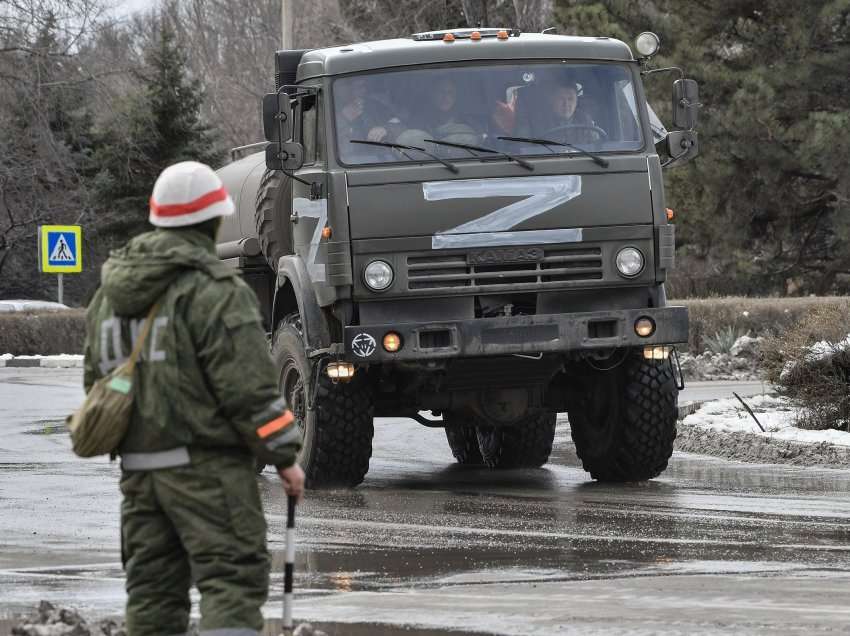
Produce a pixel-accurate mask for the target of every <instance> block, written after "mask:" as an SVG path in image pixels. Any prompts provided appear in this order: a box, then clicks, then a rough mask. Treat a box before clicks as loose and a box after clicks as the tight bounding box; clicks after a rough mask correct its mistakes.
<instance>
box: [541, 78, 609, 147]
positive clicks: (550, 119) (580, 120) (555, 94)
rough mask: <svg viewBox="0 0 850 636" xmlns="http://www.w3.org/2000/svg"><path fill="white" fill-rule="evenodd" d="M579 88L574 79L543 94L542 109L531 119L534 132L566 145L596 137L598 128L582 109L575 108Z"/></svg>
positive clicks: (595, 139)
mask: <svg viewBox="0 0 850 636" xmlns="http://www.w3.org/2000/svg"><path fill="white" fill-rule="evenodd" d="M578 99H579V91H578V87H577V86H576V84H575V82H573V81H567V82H562V83H560V84H557V85H555V86H554V87H553V88H552V89H551V90H550V91H548V94H547V95H546V98H545V101H546V108H545V109H544V112H543V113H541V117H540V118H539V120H537V121H535V122H534V127H535V129H536V131H535V135H531V136H536V137H539V138H543V139H552V140H555V141H562V142H566V143H570V144H587V143H594V142H597V141H599V140H600V138H601V137H602V135H601V134H600V132H601V129H600V128H599V127H598V126H597V125H596V123H595V122H594V121H593V119H592V118H591V117H590V115H588V114H587V113H586V112H584V111H583V110H581V109H579V108H578Z"/></svg>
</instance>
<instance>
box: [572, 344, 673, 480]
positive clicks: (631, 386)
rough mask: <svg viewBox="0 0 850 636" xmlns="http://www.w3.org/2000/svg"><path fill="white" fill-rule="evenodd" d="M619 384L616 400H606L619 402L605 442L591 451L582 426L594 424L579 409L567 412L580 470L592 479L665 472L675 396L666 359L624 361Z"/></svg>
mask: <svg viewBox="0 0 850 636" xmlns="http://www.w3.org/2000/svg"><path fill="white" fill-rule="evenodd" d="M617 384H618V385H619V391H618V392H617V395H618V396H619V397H617V395H609V397H608V399H609V400H611V401H615V400H616V402H617V404H616V407H615V408H614V409H613V410H612V412H609V414H608V415H609V417H608V419H609V420H611V421H609V422H608V425H609V426H610V427H611V429H610V433H609V435H608V436H607V440H606V442H605V443H604V444H601V445H597V447H596V448H593V447H592V441H590V438H588V437H587V436H586V435H585V434H583V431H582V427H583V426H592V425H594V422H591V421H590V420H589V419H588V414H587V413H586V412H583V411H582V410H581V409H580V408H579V407H576V408H571V409H570V411H569V415H570V420H571V430H572V436H573V441H574V442H575V445H576V452H577V454H578V456H579V458H580V459H581V461H582V465H583V466H584V469H585V470H586V471H587V472H589V473H590V475H591V476H592V477H593V478H594V479H596V480H599V481H612V482H624V481H644V480H647V479H652V478H653V477H657V476H658V475H660V474H661V473H662V472H663V471H664V470H665V469H666V468H667V462H668V461H669V459H670V456H671V455H672V454H673V442H674V440H675V439H676V420H677V415H678V411H677V401H678V393H679V392H678V388H677V385H676V380H675V378H674V377H673V372H672V370H671V368H670V365H669V364H668V363H667V362H666V361H665V362H654V361H649V360H644V358H643V356H640V357H638V356H637V355H632V356H630V357H629V359H628V360H627V361H626V362H625V363H624V365H623V369H622V374H621V379H620V381H619V382H618V383H617ZM612 388H613V387H612ZM573 421H574V422H575V423H574V424H573V423H572V422H573ZM596 424H598V422H597V423H596Z"/></svg>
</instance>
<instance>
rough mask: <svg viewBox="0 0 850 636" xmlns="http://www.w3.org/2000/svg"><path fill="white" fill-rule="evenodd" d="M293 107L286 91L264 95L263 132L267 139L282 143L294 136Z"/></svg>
mask: <svg viewBox="0 0 850 636" xmlns="http://www.w3.org/2000/svg"><path fill="white" fill-rule="evenodd" d="M291 121H292V109H291V108H290V105H289V95H287V94H286V93H268V94H266V95H263V134H264V135H265V138H266V140H267V141H270V142H272V143H281V142H284V141H288V140H289V139H291V138H292V125H291Z"/></svg>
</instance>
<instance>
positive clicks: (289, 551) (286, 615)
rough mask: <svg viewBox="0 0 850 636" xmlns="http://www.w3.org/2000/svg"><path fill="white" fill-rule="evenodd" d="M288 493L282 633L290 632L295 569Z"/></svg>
mask: <svg viewBox="0 0 850 636" xmlns="http://www.w3.org/2000/svg"><path fill="white" fill-rule="evenodd" d="M296 501H297V499H296V498H295V497H293V496H292V495H290V496H289V497H287V502H286V563H285V564H284V569H283V633H284V635H285V636H291V634H292V575H293V572H294V571H295V502H296Z"/></svg>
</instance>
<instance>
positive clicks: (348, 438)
mask: <svg viewBox="0 0 850 636" xmlns="http://www.w3.org/2000/svg"><path fill="white" fill-rule="evenodd" d="M272 356H273V357H274V360H275V363H276V365H277V368H278V370H279V373H280V378H279V382H280V389H281V393H282V394H283V396H284V398H285V399H286V400H287V403H288V405H289V408H290V409H291V410H292V412H293V413H294V414H295V416H296V419H297V421H299V422H301V423H302V424H301V426H302V427H303V433H304V437H303V446H302V448H301V452H300V453H299V454H298V463H299V464H301V467H302V468H303V469H304V473H305V474H306V477H307V487H308V488H321V487H328V486H346V487H354V486H356V485H358V484H359V483H360V482H362V481H363V478H364V477H365V476H366V473H367V472H368V471H369V459H370V458H371V456H372V435H373V432H374V428H373V422H372V420H373V414H374V403H373V399H372V392H371V389H370V388H369V386H368V384H367V383H366V382H365V378H364V377H363V376H362V375H360V376H357V375H355V377H354V379H353V380H352V381H351V382H349V383H347V384H343V383H339V384H333V383H332V382H331V380H330V378H328V377H327V376H326V375H325V374H324V373H322V374H320V375H319V378H318V382H319V386H318V390H317V392H316V403H315V405H314V408H313V409H312V410H308V409H307V400H308V396H309V395H310V388H311V384H312V382H313V381H314V379H315V377H316V375H315V368H314V365H313V364H311V363H310V361H309V360H308V358H307V354H306V353H305V351H304V339H303V334H302V330H301V320H300V318H299V317H298V315H297V314H294V315H292V316H289V317H287V318H286V319H285V320H284V321H283V323H282V324H281V325H280V326H279V327H278V329H277V331H276V333H275V335H274V340H273V344H272Z"/></svg>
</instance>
